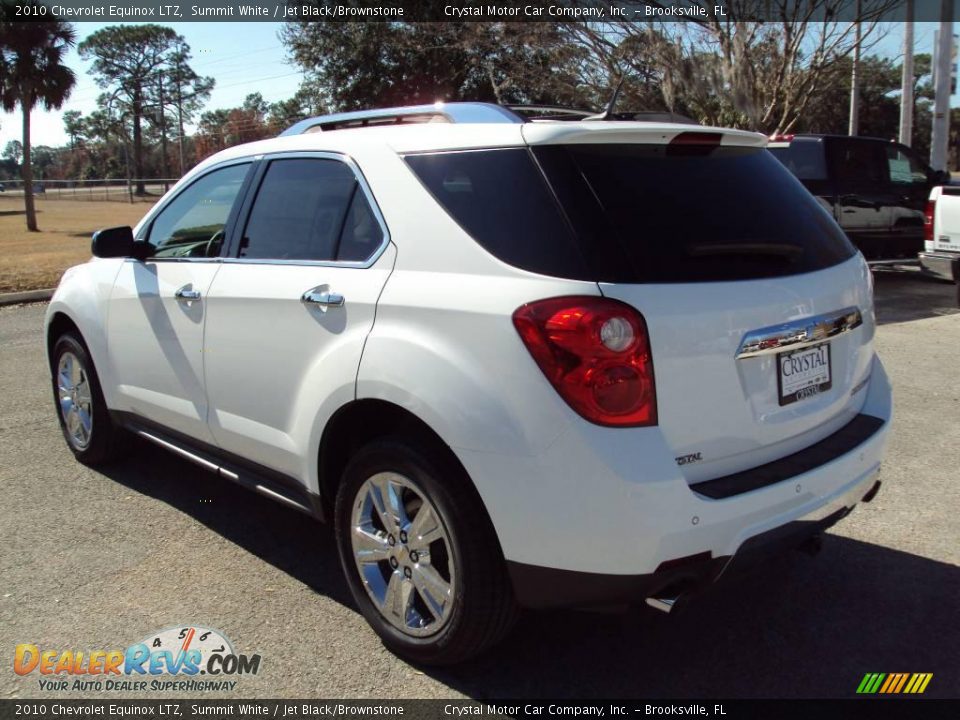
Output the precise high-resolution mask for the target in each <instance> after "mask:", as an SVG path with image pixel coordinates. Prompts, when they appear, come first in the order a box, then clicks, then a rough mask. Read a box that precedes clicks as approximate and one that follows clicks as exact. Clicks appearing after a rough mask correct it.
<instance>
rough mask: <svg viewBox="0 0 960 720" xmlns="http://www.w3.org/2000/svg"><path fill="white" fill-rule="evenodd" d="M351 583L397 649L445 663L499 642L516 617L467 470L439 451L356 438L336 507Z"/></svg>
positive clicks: (423, 659) (366, 612) (361, 604)
mask: <svg viewBox="0 0 960 720" xmlns="http://www.w3.org/2000/svg"><path fill="white" fill-rule="evenodd" d="M335 526H336V537H337V546H338V549H339V552H340V560H341V563H342V565H343V569H344V573H345V575H346V577H347V582H348V584H349V586H350V591H351V593H352V594H353V598H354V600H355V601H356V603H357V605H358V606H359V607H360V611H361V612H362V613H363V615H364V617H365V618H366V620H367V622H369V623H370V625H371V626H372V627H373V629H374V630H375V631H376V632H377V634H378V635H379V636H380V638H381V639H382V640H383V643H384V644H385V645H386V646H387V647H388V648H389V649H390V650H392V651H393V652H395V653H396V654H398V655H400V656H402V657H405V658H408V659H410V660H412V661H414V662H417V663H422V664H427V665H449V664H453V663H457V662H462V661H464V660H467V659H468V658H471V657H473V656H474V655H477V654H478V653H480V652H482V651H483V650H484V649H486V648H487V647H489V646H490V645H493V644H494V643H496V642H498V641H499V640H500V639H501V638H502V637H503V636H504V635H505V634H506V633H507V631H508V630H509V629H510V626H511V625H512V624H513V621H514V619H515V617H516V605H515V602H514V598H513V592H512V589H511V586H510V582H509V579H508V577H507V574H506V570H505V566H504V562H503V558H502V555H501V552H500V546H499V543H498V542H497V538H496V535H495V533H494V531H493V527H492V525H491V524H490V521H489V519H488V518H487V516H486V513H485V512H484V510H483V507H482V506H481V505H480V499H479V497H477V494H476V491H475V490H474V489H473V487H472V485H471V484H470V483H469V480H468V479H467V478H466V477H465V475H464V473H463V471H462V470H461V469H460V468H459V467H455V464H454V463H453V462H452V461H449V460H445V458H444V455H443V454H442V453H430V452H423V451H420V450H418V449H415V447H414V446H413V445H412V444H408V443H406V442H404V441H402V440H398V439H391V440H385V441H378V442H376V443H373V444H370V445H367V446H365V447H363V448H362V449H361V450H360V451H359V452H358V453H357V454H356V455H355V456H354V457H353V459H352V460H351V461H350V463H349V464H348V466H347V468H346V470H345V471H344V476H343V481H342V482H341V484H340V488H339V491H338V493H337V501H336V508H335Z"/></svg>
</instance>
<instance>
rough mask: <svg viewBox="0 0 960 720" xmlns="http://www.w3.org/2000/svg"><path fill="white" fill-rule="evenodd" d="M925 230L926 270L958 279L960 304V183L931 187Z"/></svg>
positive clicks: (923, 258)
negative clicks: (957, 184)
mask: <svg viewBox="0 0 960 720" xmlns="http://www.w3.org/2000/svg"><path fill="white" fill-rule="evenodd" d="M923 231H924V234H923V246H924V247H923V252H921V253H920V265H921V266H922V267H923V269H924V270H925V271H926V272H929V273H931V274H933V275H936V276H937V277H939V278H943V279H944V280H952V281H953V282H955V283H957V303H958V304H960V187H958V186H951V185H944V186H938V187H935V188H933V189H932V190H931V191H930V198H929V199H928V200H927V209H926V211H925V212H924V218H923Z"/></svg>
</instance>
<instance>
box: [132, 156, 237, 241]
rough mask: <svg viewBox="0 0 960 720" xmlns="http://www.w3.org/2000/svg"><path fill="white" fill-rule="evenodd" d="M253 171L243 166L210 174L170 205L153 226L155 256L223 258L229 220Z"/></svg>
mask: <svg viewBox="0 0 960 720" xmlns="http://www.w3.org/2000/svg"><path fill="white" fill-rule="evenodd" d="M249 167H250V165H249V164H248V163H243V164H241V165H231V166H230V167H225V168H222V169H220V170H214V171H213V172H210V173H207V174H206V175H204V176H203V177H201V178H200V179H199V180H197V181H196V182H194V183H192V184H191V185H190V186H189V187H188V188H187V189H186V190H184V191H183V192H181V193H180V194H179V195H177V196H176V197H175V198H174V199H173V200H172V201H171V202H170V203H168V204H167V206H166V207H165V208H163V210H161V211H160V213H159V214H158V215H157V217H156V218H154V220H153V223H152V224H151V226H150V236H149V242H150V244H151V245H152V246H153V248H154V250H153V256H154V257H158V258H164V257H210V256H215V255H219V253H220V247H221V244H222V242H223V229H224V227H225V225H226V223H227V217H228V216H229V215H230V210H231V208H233V203H234V201H235V200H236V199H237V193H239V192H240V187H241V186H242V185H243V180H244V178H245V177H246V175H247V170H248V169H249Z"/></svg>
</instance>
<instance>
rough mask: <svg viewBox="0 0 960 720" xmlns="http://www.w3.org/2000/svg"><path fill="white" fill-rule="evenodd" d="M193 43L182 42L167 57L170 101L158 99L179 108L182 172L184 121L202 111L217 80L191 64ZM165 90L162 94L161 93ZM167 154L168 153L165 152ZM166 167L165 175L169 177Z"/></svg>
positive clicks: (184, 138) (172, 107)
mask: <svg viewBox="0 0 960 720" xmlns="http://www.w3.org/2000/svg"><path fill="white" fill-rule="evenodd" d="M190 58H191V55H190V46H189V45H188V44H187V43H186V42H183V41H181V42H179V43H177V45H176V46H175V47H174V48H173V51H172V52H171V53H170V56H169V57H168V58H167V65H168V67H169V70H168V71H167V73H166V78H167V80H168V81H169V85H168V90H167V101H166V102H164V101H163V99H161V98H158V100H159V102H160V105H161V106H162V107H163V108H164V113H166V108H167V107H169V108H170V109H171V110H176V127H177V147H178V157H179V161H180V174H183V171H184V163H185V160H184V146H185V140H186V136H185V131H184V127H183V126H184V122H189V121H191V120H192V119H193V118H194V116H195V115H196V114H197V113H198V112H200V110H201V108H202V107H203V106H204V104H205V103H206V101H207V100H209V99H210V92H211V91H212V90H213V86H214V79H213V78H210V77H200V76H199V75H197V74H196V73H195V72H194V71H193V69H192V68H191V67H190V65H189V62H190ZM160 94H162V93H158V95H160ZM162 127H163V130H164V131H165V129H166V116H165V115H164V116H163V126H162ZM164 157H166V152H164ZM166 174H167V173H166V169H164V176H166Z"/></svg>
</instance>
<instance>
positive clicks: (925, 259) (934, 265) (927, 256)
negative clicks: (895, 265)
mask: <svg viewBox="0 0 960 720" xmlns="http://www.w3.org/2000/svg"><path fill="white" fill-rule="evenodd" d="M920 266H921V267H922V268H923V269H924V270H925V271H926V272H928V273H930V274H931V275H936V276H937V277H938V278H941V279H942V280H951V281H953V282H960V253H954V252H946V251H939V252H937V251H933V252H922V253H920Z"/></svg>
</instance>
